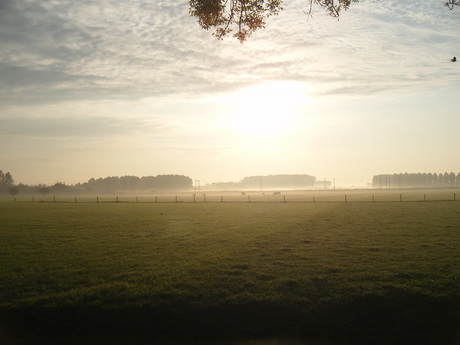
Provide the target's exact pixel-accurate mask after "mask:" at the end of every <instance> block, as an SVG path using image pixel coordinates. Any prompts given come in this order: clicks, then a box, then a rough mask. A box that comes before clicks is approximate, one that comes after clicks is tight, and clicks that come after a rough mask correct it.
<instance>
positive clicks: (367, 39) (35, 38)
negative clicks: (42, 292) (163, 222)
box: [0, 0, 460, 183]
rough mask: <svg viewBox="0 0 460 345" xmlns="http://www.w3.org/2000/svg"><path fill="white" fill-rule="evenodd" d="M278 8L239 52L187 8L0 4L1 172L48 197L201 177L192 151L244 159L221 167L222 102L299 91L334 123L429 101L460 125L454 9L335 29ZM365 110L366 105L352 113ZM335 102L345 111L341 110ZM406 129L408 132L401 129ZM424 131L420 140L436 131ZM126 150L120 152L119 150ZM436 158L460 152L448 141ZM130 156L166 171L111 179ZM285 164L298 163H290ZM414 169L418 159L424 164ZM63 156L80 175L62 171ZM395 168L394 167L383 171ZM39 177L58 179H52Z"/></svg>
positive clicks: (353, 14)
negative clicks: (45, 190)
mask: <svg viewBox="0 0 460 345" xmlns="http://www.w3.org/2000/svg"><path fill="white" fill-rule="evenodd" d="M284 7H285V11H283V12H282V13H281V14H280V15H279V16H277V17H274V18H270V19H269V21H268V24H267V28H266V29H265V30H262V31H260V32H257V33H255V35H254V37H252V38H251V39H249V41H248V42H246V43H244V44H243V45H241V44H239V42H238V41H237V40H236V39H233V38H227V39H225V40H224V41H217V40H216V39H215V38H214V37H212V36H211V33H210V32H206V31H203V30H201V29H200V28H199V27H198V24H197V23H196V21H195V19H194V18H191V17H189V15H188V2H187V1H185V0H184V1H174V0H166V1H141V0H129V1H122V2H120V1H115V0H105V1H66V0H60V1H52V0H49V1H48V0H40V1H26V0H4V1H1V2H0V140H1V142H0V143H1V148H0V157H1V159H0V162H1V164H0V169H3V170H9V171H11V172H12V173H13V175H14V176H18V177H20V179H21V180H24V181H23V182H25V183H32V182H33V183H36V182H39V181H41V182H46V183H52V182H53V181H54V180H56V179H61V178H59V176H62V175H63V174H67V175H68V174H70V171H72V172H75V171H77V170H78V173H76V174H75V175H73V176H72V177H69V179H70V180H71V181H72V182H77V181H83V180H85V179H87V178H89V177H93V176H94V177H98V175H99V174H104V173H106V174H112V175H121V174H125V173H131V174H135V175H142V174H145V175H147V174H149V175H150V174H152V175H155V174H157V173H167V172H170V173H186V174H192V175H194V176H192V177H196V176H199V175H202V176H203V175H205V173H204V172H203V171H202V170H200V169H199V168H198V167H194V168H191V167H190V166H189V164H190V163H191V162H192V161H191V160H190V159H189V155H190V151H192V152H193V154H194V155H196V157H203V160H200V161H199V162H200V163H199V164H198V165H201V166H203V165H205V164H206V163H205V162H212V161H214V160H219V159H222V160H223V159H232V158H233V159H235V157H236V156H238V155H237V154H236V153H234V155H228V152H232V151H233V150H236V149H235V147H237V146H238V145H236V146H235V145H234V143H235V142H234V141H233V140H236V141H237V143H238V142H239V141H238V139H237V138H234V137H232V136H231V135H228V137H225V136H224V138H223V136H222V135H219V134H218V133H217V134H213V133H210V131H211V130H212V129H211V128H210V124H212V123H213V122H215V119H216V114H218V113H219V114H221V113H225V112H226V111H227V110H226V109H225V107H224V105H223V104H224V103H225V102H224V101H222V102H220V101H219V100H223V99H225V97H227V96H228V95H231V94H233V93H235V92H238V91H240V90H242V89H244V88H245V87H248V86H250V85H256V84H258V83H261V82H267V81H286V80H288V81H297V82H300V83H303V84H305V85H306V86H307V88H308V90H309V95H308V97H310V98H311V99H315V101H317V102H319V103H321V102H323V103H324V104H327V103H328V102H332V103H334V102H335V103H334V104H335V105H336V109H343V107H344V106H345V107H346V106H348V107H349V108H350V109H349V111H350V113H351V112H359V113H360V114H361V115H362V116H366V114H367V115H370V113H372V114H374V115H375V116H376V117H378V116H379V114H378V112H377V110H375V109H373V108H372V106H371V105H372V104H375V101H376V100H377V102H382V103H381V104H382V105H383V106H384V107H389V108H391V107H393V108H397V107H398V104H399V108H397V109H398V110H399V111H401V110H402V109H403V108H413V109H417V103H420V102H422V100H423V99H424V98H426V95H431V97H432V103H430V104H432V105H433V108H434V109H443V111H442V112H441V113H438V114H434V113H429V116H431V115H433V116H435V115H436V116H437V118H438V119H440V120H439V121H442V122H443V121H449V122H450V123H451V125H455V124H459V122H458V118H454V116H453V114H454V113H455V110H454V109H458V108H459V107H458V106H459V105H460V101H459V99H458V97H457V98H456V99H455V96H454V97H453V99H450V97H447V98H445V95H447V94H449V90H450V89H457V90H458V87H459V86H460V65H458V63H457V64H455V63H451V62H450V59H451V58H452V56H454V55H458V57H460V40H459V38H458V24H459V22H460V9H457V10H453V11H449V10H448V9H447V8H446V7H444V6H443V1H442V0H439V1H437V0H426V1H417V0H407V1H398V0H380V1H364V0H362V1H361V2H360V3H359V4H355V5H352V7H351V9H350V10H349V11H348V12H346V13H344V14H343V16H342V18H341V20H340V21H336V20H334V19H331V18H329V17H327V16H325V15H324V13H323V12H322V10H321V9H319V8H318V9H316V10H315V12H314V16H313V18H308V17H307V15H305V14H304V12H303V11H304V10H306V9H307V7H308V6H307V4H306V1H302V0H288V1H285V3H284ZM414 95H415V97H414ZM416 95H420V97H419V98H417V97H416ZM449 95H450V94H449ZM399 97H400V98H399ZM396 98H398V99H400V100H395V99H396ZM359 99H362V100H363V102H362V103H353V104H354V106H351V105H350V103H349V102H350V100H351V101H352V102H356V100H359ZM389 99H390V100H391V102H389V103H388V104H385V100H389ZM341 100H342V101H343V102H348V103H343V104H342V105H341V103H340V102H341ZM406 102H407V103H406ZM411 102H412V103H411ZM435 104H436V105H435ZM325 107H326V108H327V107H328V106H326V105H325ZM425 108H426V107H425ZM425 108H424V109H425ZM328 111H329V114H332V113H334V109H332V108H331V109H329V110H328ZM328 111H326V110H324V111H321V112H320V111H319V110H317V113H316V114H315V116H320V115H321V116H323V117H327V114H328ZM336 111H337V110H336ZM320 113H321V114H320ZM310 116H312V115H310ZM401 116H404V112H401ZM411 116H412V115H411ZM424 116H428V115H424ZM350 119H352V117H351V115H350ZM351 121H357V122H363V118H359V119H354V120H351ZM389 121H393V119H391V118H389ZM364 122H366V121H364ZM401 122H402V123H406V122H407V123H410V121H407V118H406V119H402V121H401ZM422 122H423V121H422ZM426 126H427V127H426V129H427V130H428V129H429V128H430V127H432V123H428V124H426ZM423 128H424V129H423V130H425V127H423ZM367 130H370V128H367ZM362 131H363V133H364V132H366V130H362ZM324 134H325V135H326V136H327V134H326V133H324ZM315 135H318V133H316V134H315ZM438 135H441V134H440V133H438ZM179 137H180V138H181V139H179ZM78 138H84V139H85V140H84V142H83V143H82V141H80V142H79V141H78ZM120 138H122V139H123V145H121V144H119V143H116V141H117V140H119V139H120ZM197 138H198V139H197ZM189 139H190V140H189ZM56 140H59V145H58V146H59V147H56ZM299 140H300V139H299ZM408 140H411V139H410V138H408ZM318 143H319V142H318ZM444 144H445V145H453V144H454V145H455V144H460V143H459V142H458V139H451V141H450V142H445V143H444ZM279 145H280V147H282V144H279ZM94 146H97V148H98V149H97V150H96V151H97V152H96V151H94V149H93V152H94V154H97V155H99V156H102V157H103V158H100V159H98V158H97V156H91V157H90V151H91V149H89V148H92V147H94ZM297 147H303V146H302V143H301V142H299V145H298V146H297ZM102 148H104V150H106V151H104V150H102ZM154 148H155V149H157V150H159V151H158V152H157V151H155V150H154ZM246 149H247V148H246ZM130 150H131V151H130ZM134 150H136V152H142V151H143V152H144V154H145V153H146V152H148V153H149V155H150V157H152V159H154V160H156V161H157V162H161V164H162V167H163V168H161V169H159V168H158V167H157V166H155V165H154V164H152V165H149V164H143V162H142V158H141V155H139V157H138V158H137V159H138V160H139V161H136V162H134V161H132V165H131V167H132V168H131V170H129V169H126V164H121V165H120V166H118V167H117V164H115V163H114V162H115V161H117V160H120V159H123V157H122V155H123V154H126V155H127V156H129V157H132V154H131V153H130V152H133V151H134ZM160 151H161V152H160ZM275 151H276V150H274V151H273V152H275ZM115 152H118V153H117V154H115ZM291 152H292V153H293V157H292V160H294V159H295V158H294V157H295V156H294V155H295V154H298V152H297V151H296V149H291ZM299 152H300V151H299ZM318 155H319V156H321V154H320V153H318ZM414 155H415V156H414V157H418V158H417V160H421V159H422V158H421V157H419V156H417V155H418V152H414ZM68 156H73V157H74V161H75V163H72V164H70V163H68V162H67V160H66V159H65V158H64V157H68ZM112 156H113V157H112ZM117 156H118V158H117ZM314 156H315V155H313V156H311V157H312V158H311V160H309V161H306V162H304V165H302V166H301V167H299V169H298V171H296V172H300V171H302V172H305V173H314V171H312V170H314V169H312V168H311V167H312V166H313V165H315V166H318V164H320V162H319V161H316V160H315V159H314ZM45 157H46V159H45ZM52 157H56V158H55V159H53V158H52ZM85 157H87V158H85ZM110 157H112V158H110ZM126 159H128V157H127V158H126ZM251 159H252V158H251V157H247V160H251ZM350 159H352V157H351V156H350ZM448 159H449V158H445V160H444V161H442V164H441V163H440V162H439V161H438V160H436V161H434V162H432V163H431V166H433V168H432V169H438V168H439V169H441V167H442V168H445V169H448V168H450V167H452V168H453V169H455V168H456V167H457V168H459V169H460V167H459V166H458V165H456V166H455V164H453V165H449V163H448ZM128 160H129V159H128ZM45 161H46V162H47V163H46V164H45V163H43V162H45ZM400 161H404V158H403V157H399V158H398V162H400ZM27 162H30V164H28V163H27ZM97 162H99V163H98V164H97ZM245 162H246V160H242V161H240V162H239V163H236V164H240V165H243V164H245ZM264 162H265V163H269V160H266V161H264ZM59 163H60V165H61V168H59V169H58V168H57V167H58V165H59ZM144 163H145V162H144ZM390 163H391V162H389V163H388V164H390ZM260 164H262V163H260ZM77 165H78V169H76V168H75V167H76V166H77ZM98 165H100V166H106V167H107V169H103V168H100V167H99V168H97V166H98ZM32 166H33V167H35V168H36V167H39V170H40V171H41V173H40V174H39V175H35V176H34V177H31V175H30V174H28V172H27V171H28V170H30V169H31V167H32ZM63 166H67V168H63ZM255 166H256V165H254V167H255ZM327 166H328V167H330V166H331V164H330V163H328V165H327ZM376 166H378V167H379V168H380V166H384V165H383V164H381V165H379V164H376ZM47 167H48V168H47ZM289 167H290V166H288V168H287V169H285V170H283V171H275V170H276V169H268V170H263V169H256V168H250V169H248V170H246V171H245V170H242V171H241V177H243V176H245V174H251V173H256V172H262V173H263V172H266V173H277V172H289V171H291V169H290V168H289ZM402 168H403V165H402V164H399V163H398V164H394V165H393V166H389V167H388V170H389V171H390V172H399V171H396V170H397V169H402ZM409 168H410V167H409ZM413 168H414V169H418V168H426V169H430V165H429V164H427V165H426V166H423V165H418V166H417V165H416V166H414V167H413ZM47 169H50V170H53V169H54V171H56V173H55V174H47V173H46V170H47ZM92 169H93V170H92ZM375 169H377V168H375ZM208 170H209V169H208ZM286 170H289V171H286ZM326 170H327V169H318V170H317V172H318V173H324V174H327V172H326ZM361 170H362V169H361ZM393 170H395V171H393ZM109 171H111V172H109ZM371 171H373V170H372V169H368V171H367V173H369V174H371ZM218 172H219V171H218V170H215V171H212V172H209V173H206V174H207V175H206V178H207V179H208V180H212V177H211V176H215V175H216V174H218ZM373 172H374V173H381V172H382V171H381V168H380V171H373ZM427 172H428V171H427ZM433 172H435V171H433ZM331 173H332V172H331ZM344 174H346V175H347V176H349V175H352V174H355V175H358V174H359V173H358V172H357V171H356V172H352V171H349V172H347V173H344ZM237 175H238V173H237V172H234V173H233V174H227V175H225V174H222V178H220V177H219V176H216V178H215V179H216V180H221V179H226V178H230V177H233V176H237ZM45 176H49V177H45ZM369 177H371V176H369ZM62 178H66V177H65V176H62ZM17 179H18V178H17ZM18 182H19V181H18Z"/></svg>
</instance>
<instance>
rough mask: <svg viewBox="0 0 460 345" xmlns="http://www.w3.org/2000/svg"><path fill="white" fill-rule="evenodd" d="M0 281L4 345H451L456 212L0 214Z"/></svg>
mask: <svg viewBox="0 0 460 345" xmlns="http://www.w3.org/2000/svg"><path fill="white" fill-rule="evenodd" d="M352 197H353V196H352ZM0 281H1V282H2V284H1V286H0V320H1V323H0V333H1V332H2V330H3V333H4V340H3V342H7V341H10V342H11V343H13V342H14V343H18V344H104V343H107V344H157V343H165V344H169V343H178V344H188V343H191V342H192V341H193V342H197V341H199V342H203V343H221V344H226V343H241V342H243V343H246V342H250V340H251V339H258V342H256V341H253V343H257V344H258V343H259V342H260V341H261V340H265V343H267V344H268V343H270V344H271V343H273V341H272V342H270V341H269V339H283V340H284V343H289V342H288V341H287V340H286V339H299V343H300V340H301V341H305V343H306V344H452V345H453V344H458V343H459V342H460V332H458V331H457V330H458V329H460V328H459V327H460V312H459V311H460V288H459V286H460V202H448V201H446V202H442V201H439V202H426V203H424V202H409V203H400V202H386V203H351V202H350V203H315V204H313V203H206V204H204V203H169V204H164V203H158V204H155V203H153V204H150V203H149V204H145V203H139V204H137V203H129V204H127V203H118V204H117V203H99V204H96V203H86V204H84V203H77V204H74V203H30V202H29V203H16V204H13V203H0ZM0 342H2V337H1V334H0ZM261 343H264V342H263V341H262V342H261ZM275 343H277V344H278V343H280V342H279V341H278V342H275ZM291 343H292V341H291ZM295 343H296V344H297V342H295Z"/></svg>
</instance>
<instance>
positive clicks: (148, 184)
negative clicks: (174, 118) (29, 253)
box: [0, 170, 192, 195]
mask: <svg viewBox="0 0 460 345" xmlns="http://www.w3.org/2000/svg"><path fill="white" fill-rule="evenodd" d="M191 188H192V179H191V178H190V177H188V176H184V175H157V176H143V177H138V176H121V177H118V176H112V177H106V178H98V179H94V178H91V179H90V180H88V182H84V183H77V184H75V185H67V184H65V183H64V182H57V183H55V184H54V185H51V186H47V185H44V184H38V185H32V186H30V185H26V184H22V183H19V184H17V185H15V184H14V179H13V177H12V175H11V174H10V173H9V172H8V173H6V174H4V173H3V172H2V171H1V170H0V193H10V194H14V195H15V194H19V193H20V194H42V195H45V194H94V193H123V192H140V193H149V192H156V191H166V190H190V189H191Z"/></svg>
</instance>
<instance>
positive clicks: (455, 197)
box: [454, 193, 457, 201]
mask: <svg viewBox="0 0 460 345" xmlns="http://www.w3.org/2000/svg"><path fill="white" fill-rule="evenodd" d="M454 201H457V196H456V195H455V193H454Z"/></svg>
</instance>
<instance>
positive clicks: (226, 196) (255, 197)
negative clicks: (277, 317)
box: [0, 191, 460, 203]
mask: <svg viewBox="0 0 460 345" xmlns="http://www.w3.org/2000/svg"><path fill="white" fill-rule="evenodd" d="M459 196H460V191H425V192H415V191H412V192H405V193H402V192H375V193H371V192H361V191H352V192H350V193H341V192H329V193H317V192H316V193H315V192H305V193H301V192H297V193H293V192H286V193H281V192H274V193H251V194H250V193H247V192H242V193H241V194H236V193H217V192H212V193H200V194H196V193H194V194H192V195H190V194H189V193H182V194H177V195H164V194H163V195H156V196H152V195H148V196H146V195H141V196H132V195H101V196H99V195H83V196H68V195H56V196H15V197H6V196H4V197H0V202H13V203H326V202H329V203H332V202H335V203H356V202H434V201H457V199H458V197H459Z"/></svg>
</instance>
